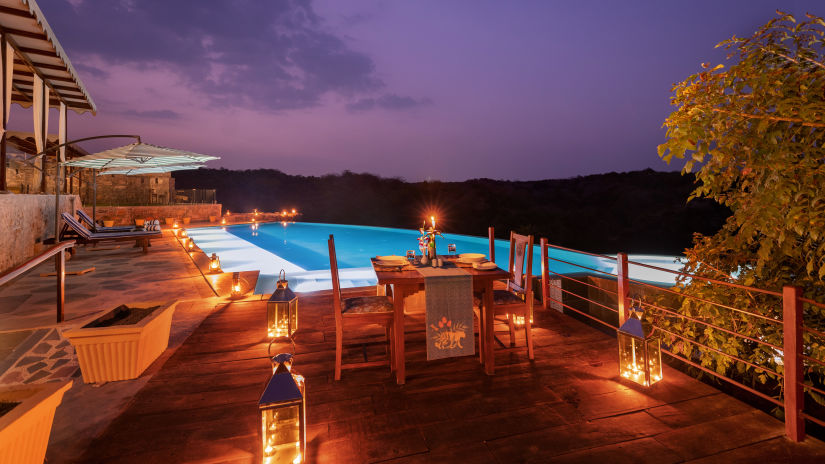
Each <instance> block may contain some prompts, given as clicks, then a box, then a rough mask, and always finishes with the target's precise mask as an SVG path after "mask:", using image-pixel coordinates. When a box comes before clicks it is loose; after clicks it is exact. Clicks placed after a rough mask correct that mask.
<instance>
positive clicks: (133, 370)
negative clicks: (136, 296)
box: [63, 301, 177, 383]
mask: <svg viewBox="0 0 825 464" xmlns="http://www.w3.org/2000/svg"><path fill="white" fill-rule="evenodd" d="M176 305H177V301H172V302H165V303H164V302H158V301H144V302H137V303H129V305H128V306H129V307H131V308H150V307H152V306H158V308H157V309H155V310H154V311H152V312H151V313H150V314H148V315H146V316H145V317H144V318H143V319H141V320H140V321H138V322H136V323H134V324H123V325H110V326H107V327H86V326H87V325H90V324H92V323H93V322H95V321H96V320H97V319H98V318H102V317H105V316H108V315H111V314H112V313H113V312H114V311H115V310H116V309H117V308H115V309H113V310H111V311H108V312H107V313H105V314H103V315H102V316H101V315H96V316H93V317H91V318H89V319H86V320H85V321H83V323H81V324H80V326H79V327H78V328H76V329H69V330H66V331H65V332H63V336H64V337H66V338H67V339H68V340H69V342H70V343H71V344H72V346H74V349H75V351H76V352H77V360H78V362H79V363H80V372H81V373H82V374H83V381H84V382H86V383H95V382H108V381H113V380H128V379H134V378H137V377H138V376H140V374H142V373H143V371H144V370H146V368H147V367H149V365H150V364H152V362H153V361H154V360H155V359H157V358H158V356H160V354H161V353H163V352H164V350H166V347H167V346H169V330H170V328H171V326H172V314H173V313H174V311H175V306H176Z"/></svg>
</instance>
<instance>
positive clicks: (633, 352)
mask: <svg viewBox="0 0 825 464" xmlns="http://www.w3.org/2000/svg"><path fill="white" fill-rule="evenodd" d="M641 314H642V312H641V310H640V309H639V308H636V310H631V313H630V317H629V318H627V321H625V323H624V324H622V326H621V327H619V331H618V340H619V374H620V375H621V376H622V377H624V378H626V379H629V380H632V381H634V382H636V383H638V384H639V385H644V386H645V387H649V386H650V385H653V384H654V383H656V382H658V381H660V380H662V350H661V347H660V343H659V338H658V337H654V336H653V329H652V327H651V326H649V325H647V324H643V323H642V320H641Z"/></svg>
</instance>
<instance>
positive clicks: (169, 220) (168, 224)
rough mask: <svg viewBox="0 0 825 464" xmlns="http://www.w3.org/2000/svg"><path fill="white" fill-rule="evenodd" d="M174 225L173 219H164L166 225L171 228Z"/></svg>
mask: <svg viewBox="0 0 825 464" xmlns="http://www.w3.org/2000/svg"><path fill="white" fill-rule="evenodd" d="M174 223H175V218H166V225H167V226H171V225H172V224H174Z"/></svg>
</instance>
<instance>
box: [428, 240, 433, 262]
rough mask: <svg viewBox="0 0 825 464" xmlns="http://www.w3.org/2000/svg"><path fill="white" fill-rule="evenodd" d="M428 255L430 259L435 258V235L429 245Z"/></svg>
mask: <svg viewBox="0 0 825 464" xmlns="http://www.w3.org/2000/svg"><path fill="white" fill-rule="evenodd" d="M427 257H428V258H430V260H433V259H435V237H433V240H431V241H430V244H429V246H428V247H427Z"/></svg>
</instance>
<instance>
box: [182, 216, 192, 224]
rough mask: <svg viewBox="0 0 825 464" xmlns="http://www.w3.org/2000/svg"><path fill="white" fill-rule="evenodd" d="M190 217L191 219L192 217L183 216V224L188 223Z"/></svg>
mask: <svg viewBox="0 0 825 464" xmlns="http://www.w3.org/2000/svg"><path fill="white" fill-rule="evenodd" d="M191 219H192V218H188V217H185V218H183V223H184V224H189V221H190V220H191Z"/></svg>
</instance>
